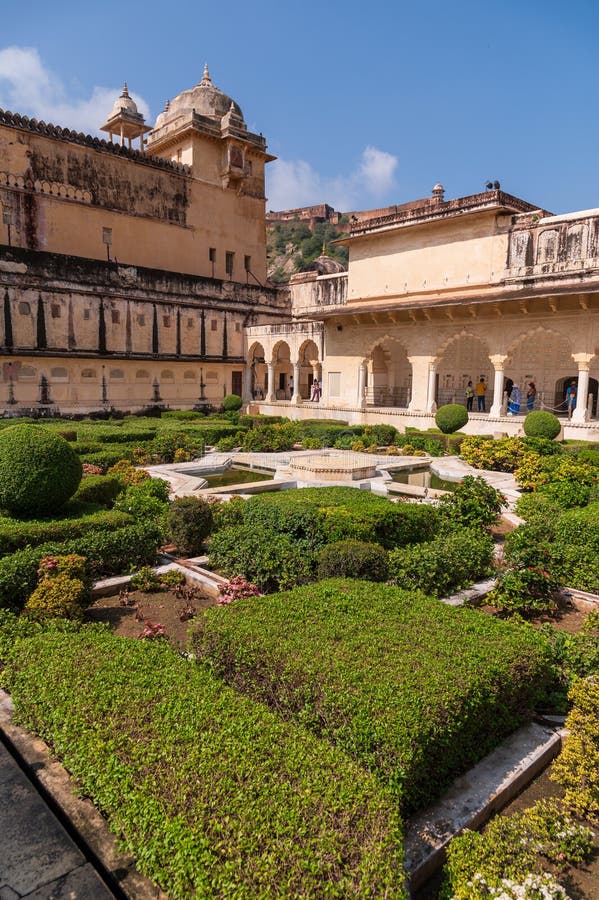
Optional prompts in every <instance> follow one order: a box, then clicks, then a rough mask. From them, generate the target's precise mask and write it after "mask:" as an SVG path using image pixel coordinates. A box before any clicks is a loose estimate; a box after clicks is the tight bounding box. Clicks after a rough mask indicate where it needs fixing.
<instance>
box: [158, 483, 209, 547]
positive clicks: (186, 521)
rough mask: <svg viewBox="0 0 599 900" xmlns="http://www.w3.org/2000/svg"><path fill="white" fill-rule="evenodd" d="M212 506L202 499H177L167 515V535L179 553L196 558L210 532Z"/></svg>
mask: <svg viewBox="0 0 599 900" xmlns="http://www.w3.org/2000/svg"><path fill="white" fill-rule="evenodd" d="M212 506H213V504H212V503H210V502H209V501H208V500H204V499H203V498H202V497H177V499H176V500H174V501H173V502H172V503H171V506H170V508H169V511H168V515H167V530H168V534H169V536H170V538H171V540H172V542H173V543H174V544H175V546H176V548H177V550H178V551H179V553H182V554H184V555H186V556H197V554H198V553H200V551H201V549H202V546H203V544H204V541H205V540H206V538H207V537H208V535H209V534H210V532H211V531H212V525H213V518H212Z"/></svg>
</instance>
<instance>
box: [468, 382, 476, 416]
mask: <svg viewBox="0 0 599 900" xmlns="http://www.w3.org/2000/svg"><path fill="white" fill-rule="evenodd" d="M473 403H474V388H473V387H472V382H471V381H469V382H468V384H467V385H466V409H468V410H472V404H473Z"/></svg>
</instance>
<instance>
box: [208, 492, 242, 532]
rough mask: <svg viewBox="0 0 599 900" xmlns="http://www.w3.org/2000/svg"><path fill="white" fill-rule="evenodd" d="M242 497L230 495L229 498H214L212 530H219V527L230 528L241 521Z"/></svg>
mask: <svg viewBox="0 0 599 900" xmlns="http://www.w3.org/2000/svg"><path fill="white" fill-rule="evenodd" d="M244 506H245V500H244V499H243V497H231V499H230V500H221V499H218V500H215V501H213V502H212V531H213V532H214V531H220V529H221V528H230V527H231V526H232V525H241V524H242V523H243V508H244Z"/></svg>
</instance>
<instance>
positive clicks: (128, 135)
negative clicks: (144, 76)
mask: <svg viewBox="0 0 599 900" xmlns="http://www.w3.org/2000/svg"><path fill="white" fill-rule="evenodd" d="M100 130H101V131H107V132H108V134H109V135H110V140H111V141H112V140H113V136H114V135H117V136H118V137H119V139H120V144H121V147H123V146H124V145H125V140H127V142H128V145H129V148H131V141H132V140H134V139H135V138H140V149H141V150H142V151H143V149H144V144H143V136H144V134H145V133H146V131H150V128H149V126H148V125H146V123H145V119H144V117H143V116H142V114H141V113H140V112H139V110H138V109H137V104H136V102H135V100H133V99H132V97H130V96H129V88H128V87H127V82H125V83H124V85H123V92H122V94H121V95H120V97H117V99H116V100H115V101H114V106H113V107H112V112H111V113H110V115H109V116H108V120H107V121H106V123H105V124H104V125H102V127H101V129H100Z"/></svg>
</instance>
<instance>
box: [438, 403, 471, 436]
mask: <svg viewBox="0 0 599 900" xmlns="http://www.w3.org/2000/svg"><path fill="white" fill-rule="evenodd" d="M467 421H468V410H467V409H466V407H465V406H460V404H459V403H448V404H447V405H446V406H440V407H439V409H438V410H437V412H436V414H435V422H436V423H437V428H440V429H441V431H442V432H443V434H453V432H454V431H458V430H459V429H460V428H463V427H464V425H465V424H466V422H467Z"/></svg>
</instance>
